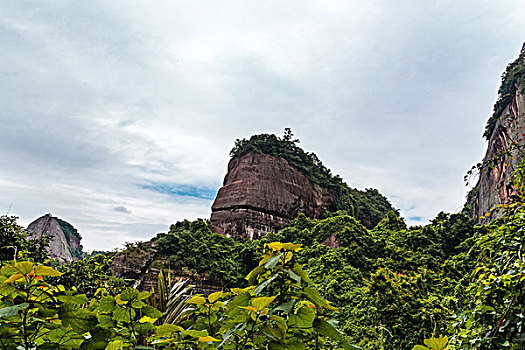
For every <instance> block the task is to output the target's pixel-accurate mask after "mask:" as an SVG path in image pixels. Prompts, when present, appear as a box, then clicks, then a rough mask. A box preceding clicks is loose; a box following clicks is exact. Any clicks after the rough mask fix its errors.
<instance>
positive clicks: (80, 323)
mask: <svg viewBox="0 0 525 350" xmlns="http://www.w3.org/2000/svg"><path fill="white" fill-rule="evenodd" d="M58 316H59V317H60V319H61V320H62V324H63V325H64V326H66V327H67V326H69V327H71V328H72V329H73V331H75V332H76V333H78V334H83V333H86V332H88V331H89V330H90V329H91V328H92V327H94V326H95V325H96V324H97V319H96V317H95V316H94V315H93V314H92V313H91V312H89V311H88V310H86V309H81V308H79V307H78V305H76V304H74V303H64V304H62V305H61V307H60V309H59V311H58Z"/></svg>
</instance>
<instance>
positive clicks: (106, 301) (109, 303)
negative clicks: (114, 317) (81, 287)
mask: <svg viewBox="0 0 525 350" xmlns="http://www.w3.org/2000/svg"><path fill="white" fill-rule="evenodd" d="M116 307H117V303H116V302H115V298H113V297H112V296H109V295H108V296H104V297H102V298H100V300H99V302H98V305H97V308H96V311H97V312H101V313H110V312H113V310H115V308H116Z"/></svg>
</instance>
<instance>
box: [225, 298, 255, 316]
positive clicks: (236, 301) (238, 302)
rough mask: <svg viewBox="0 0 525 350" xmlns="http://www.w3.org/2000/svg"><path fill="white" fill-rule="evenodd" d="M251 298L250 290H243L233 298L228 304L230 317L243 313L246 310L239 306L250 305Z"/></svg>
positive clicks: (227, 310)
mask: <svg viewBox="0 0 525 350" xmlns="http://www.w3.org/2000/svg"><path fill="white" fill-rule="evenodd" d="M250 299H251V295H250V293H249V292H243V293H241V294H239V295H237V296H236V297H235V298H233V300H232V301H230V302H229V303H228V304H227V305H226V312H227V315H228V318H235V316H237V315H239V314H242V313H243V312H244V311H242V309H240V308H239V306H249V305H250Z"/></svg>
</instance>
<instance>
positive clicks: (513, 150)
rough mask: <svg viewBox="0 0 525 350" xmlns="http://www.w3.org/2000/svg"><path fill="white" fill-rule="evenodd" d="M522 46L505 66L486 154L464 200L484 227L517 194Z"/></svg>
mask: <svg viewBox="0 0 525 350" xmlns="http://www.w3.org/2000/svg"><path fill="white" fill-rule="evenodd" d="M524 89H525V45H524V46H523V48H522V50H521V54H520V56H519V57H518V59H517V60H515V61H514V62H512V63H511V64H509V65H508V66H507V70H506V71H505V73H504V74H503V76H502V85H501V87H500V89H499V99H498V101H497V102H496V104H495V106H494V114H493V116H492V117H491V118H490V119H489V121H488V123H487V128H486V131H485V137H487V139H488V145H487V151H486V153H485V157H484V158H483V162H482V163H480V164H479V169H480V172H479V180H478V183H477V185H476V186H475V187H474V188H473V190H472V192H471V193H470V196H469V197H470V198H467V201H468V202H467V207H468V206H470V207H471V208H472V209H471V210H472V212H471V213H470V214H471V215H473V216H474V217H475V218H476V219H477V220H478V221H479V222H481V223H487V222H489V221H490V220H492V219H494V218H497V217H499V216H500V213H499V212H498V210H493V209H494V208H495V207H496V206H498V205H500V204H510V203H512V202H513V201H514V199H515V198H516V195H517V192H516V188H515V187H514V185H513V173H514V171H515V170H516V169H517V166H518V165H519V164H520V162H521V161H522V159H523V150H524V146H525V94H524V92H525V91H524Z"/></svg>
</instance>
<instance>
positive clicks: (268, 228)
mask: <svg viewBox="0 0 525 350" xmlns="http://www.w3.org/2000/svg"><path fill="white" fill-rule="evenodd" d="M298 144H299V140H297V139H293V133H292V132H291V130H290V129H285V133H284V135H283V136H282V137H278V136H276V135H273V134H259V135H253V136H251V137H250V138H249V139H237V140H236V141H235V145H234V147H233V149H232V150H231V152H230V156H231V160H230V162H229V164H228V172H227V174H226V176H225V178H224V183H223V186H222V188H220V189H219V192H218V193H217V197H216V198H215V201H214V203H213V205H212V214H211V218H210V222H211V229H212V231H214V232H216V233H219V234H223V235H226V236H242V237H248V238H251V239H254V238H259V237H261V236H264V235H266V234H267V233H268V232H277V231H279V230H280V229H281V228H283V227H284V226H285V225H286V223H287V222H288V220H290V219H294V218H296V217H297V215H299V214H300V213H303V214H305V215H306V216H308V217H310V218H316V219H319V218H321V217H322V216H323V215H324V214H326V212H335V211H338V210H342V211H344V212H345V213H347V214H349V215H351V216H353V217H355V218H356V219H358V220H359V221H361V223H363V225H364V226H366V227H368V228H373V227H374V226H375V225H376V224H377V223H378V222H379V221H380V220H381V219H382V218H383V217H384V216H385V215H386V213H388V212H389V211H391V210H394V208H393V207H392V205H391V204H390V202H389V201H388V199H387V198H385V197H384V196H382V195H381V194H380V193H379V192H378V191H377V190H373V189H367V190H365V191H360V190H357V189H354V188H350V187H349V186H348V185H347V184H346V183H345V182H343V180H342V179H341V177H339V176H338V175H333V174H332V172H331V171H330V169H328V168H327V167H325V166H324V165H323V163H322V162H321V160H319V158H318V157H317V155H315V153H313V152H305V151H304V150H303V149H302V148H301V147H299V146H298Z"/></svg>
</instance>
